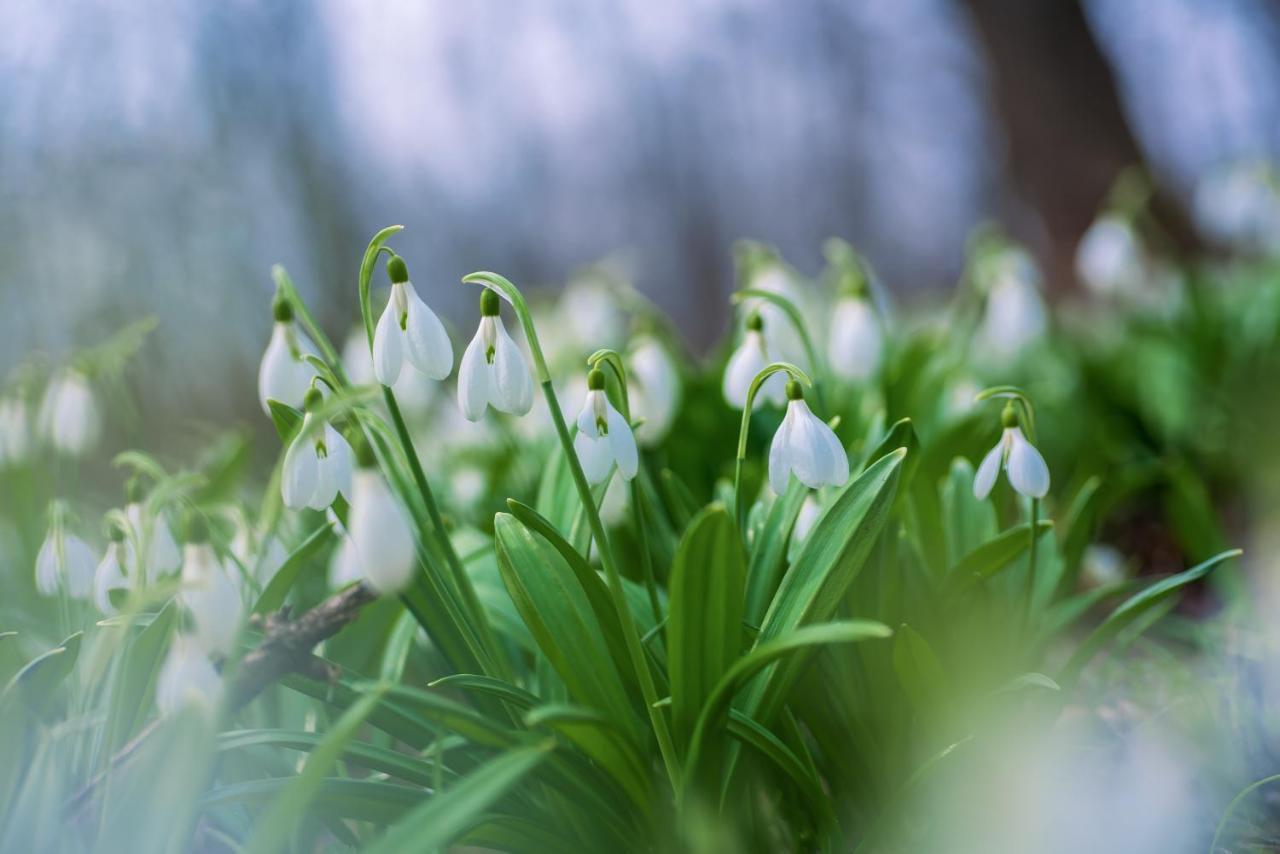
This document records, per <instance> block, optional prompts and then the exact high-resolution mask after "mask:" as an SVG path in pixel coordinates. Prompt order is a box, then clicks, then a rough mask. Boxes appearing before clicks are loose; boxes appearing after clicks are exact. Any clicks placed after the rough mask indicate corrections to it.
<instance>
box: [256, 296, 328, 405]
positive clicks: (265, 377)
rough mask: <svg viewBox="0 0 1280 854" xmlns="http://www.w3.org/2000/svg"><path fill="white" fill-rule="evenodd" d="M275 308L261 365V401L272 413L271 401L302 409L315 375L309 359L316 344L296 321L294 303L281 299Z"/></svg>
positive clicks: (259, 392) (259, 371)
mask: <svg viewBox="0 0 1280 854" xmlns="http://www.w3.org/2000/svg"><path fill="white" fill-rule="evenodd" d="M271 310H272V313H273V315H274V317H275V325H274V326H273V327H272V329H271V341H270V342H268V344H267V351H266V352H265V353H263V354H262V364H261V365H260V366H259V367H258V402H259V403H261V404H262V411H263V412H265V413H267V414H268V415H270V414H271V407H269V406H268V405H267V401H268V400H274V401H277V402H279V403H283V404H286V405H288V406H292V407H293V408H294V409H300V408H301V407H302V398H303V397H304V396H305V395H306V393H307V389H309V388H310V387H311V378H312V377H313V376H315V369H314V368H312V367H311V365H310V363H308V362H307V360H306V356H307V355H308V354H310V353H312V347H311V345H310V343H309V342H307V340H306V339H305V338H304V337H303V336H302V335H301V334H300V333H299V332H298V329H297V327H296V326H295V324H294V322H293V306H292V305H291V304H290V303H289V301H288V300H286V299H277V300H276V301H275V304H274V305H273V306H272V308H271Z"/></svg>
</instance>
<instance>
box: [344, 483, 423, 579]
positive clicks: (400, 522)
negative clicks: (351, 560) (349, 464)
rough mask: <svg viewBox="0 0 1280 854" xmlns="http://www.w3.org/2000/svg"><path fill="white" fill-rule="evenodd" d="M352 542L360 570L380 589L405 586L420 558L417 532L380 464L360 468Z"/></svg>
mask: <svg viewBox="0 0 1280 854" xmlns="http://www.w3.org/2000/svg"><path fill="white" fill-rule="evenodd" d="M348 519H349V520H350V523H351V524H350V528H349V531H350V534H351V542H352V545H353V548H354V552H355V559H356V560H357V562H358V563H359V566H360V572H361V573H362V574H363V576H364V578H365V580H367V581H368V582H369V584H370V586H372V587H373V589H374V590H377V591H378V592H379V593H396V592H398V591H400V590H403V589H404V588H405V586H406V585H408V583H409V580H410V579H411V578H412V577H413V567H414V562H415V560H416V555H415V554H414V544H413V532H412V530H411V529H410V528H409V520H408V518H407V517H406V514H405V511H404V509H403V508H401V506H400V502H399V501H397V500H396V497H395V496H394V495H392V494H391V490H390V489H389V488H388V487H387V482H386V481H385V480H384V479H383V477H382V475H381V473H379V472H378V470H377V469H376V468H373V467H365V466H361V467H360V468H358V469H356V472H355V477H354V481H353V485H352V496H351V512H350V515H349V516H348Z"/></svg>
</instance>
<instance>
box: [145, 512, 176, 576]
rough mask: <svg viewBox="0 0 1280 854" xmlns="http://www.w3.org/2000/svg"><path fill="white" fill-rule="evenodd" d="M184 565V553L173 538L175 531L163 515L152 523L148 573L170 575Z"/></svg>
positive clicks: (158, 516) (159, 515)
mask: <svg viewBox="0 0 1280 854" xmlns="http://www.w3.org/2000/svg"><path fill="white" fill-rule="evenodd" d="M181 565H182V553H181V552H180V551H178V543H177V541H175V540H174V538H173V531H171V530H170V529H169V523H168V522H167V521H165V518H164V516H163V515H162V514H157V515H156V518H155V519H153V520H152V521H151V548H150V549H149V550H148V564H147V571H148V572H150V573H152V574H153V575H156V574H165V573H170V572H173V571H174V570H176V569H177V568H178V567H180V566H181Z"/></svg>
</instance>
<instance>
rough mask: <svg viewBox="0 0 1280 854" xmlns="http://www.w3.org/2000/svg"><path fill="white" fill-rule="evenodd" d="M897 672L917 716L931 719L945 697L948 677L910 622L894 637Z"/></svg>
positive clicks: (894, 666) (899, 682) (899, 628)
mask: <svg viewBox="0 0 1280 854" xmlns="http://www.w3.org/2000/svg"><path fill="white" fill-rule="evenodd" d="M893 669H894V671H895V672H896V673H897V674H898V684H900V685H901V686H902V690H903V692H904V693H905V694H906V695H907V699H908V700H910V701H911V705H912V706H914V707H915V710H916V714H918V715H920V716H921V717H926V718H927V717H931V716H932V715H933V713H934V711H935V710H936V708H937V707H938V705H939V703H940V702H941V699H942V697H943V696H944V691H945V689H944V683H945V681H946V675H945V673H944V672H943V669H942V665H941V664H940V663H939V662H938V656H937V655H936V654H935V653H934V651H933V647H931V646H930V645H929V642H928V641H926V640H925V639H924V638H923V637H921V636H920V633H919V632H917V631H916V630H915V629H913V628H911V626H908V625H907V624H906V623H903V624H902V625H901V626H899V627H898V631H897V633H896V634H895V635H894V639H893Z"/></svg>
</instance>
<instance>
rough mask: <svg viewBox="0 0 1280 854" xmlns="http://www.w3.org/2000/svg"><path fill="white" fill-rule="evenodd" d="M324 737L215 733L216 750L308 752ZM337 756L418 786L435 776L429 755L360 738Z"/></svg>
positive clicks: (289, 732)
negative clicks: (279, 749) (411, 752)
mask: <svg viewBox="0 0 1280 854" xmlns="http://www.w3.org/2000/svg"><path fill="white" fill-rule="evenodd" d="M325 737H326V736H325V735H323V734H321V733H315V732H307V731H305V730H283V729H254V730H233V731H231V732H224V733H221V734H220V735H219V736H218V751H219V752H220V753H226V752H229V751H235V750H245V749H248V748H253V747H276V748H282V749H286V750H299V751H302V752H304V753H310V752H312V751H314V750H317V749H318V748H320V747H321V746H322V745H323V744H324V741H325ZM339 758H340V759H341V760H342V761H343V762H347V763H350V764H352V765H359V766H360V767H361V768H367V769H368V770H370V771H381V772H382V773H384V774H389V775H391V776H393V777H398V778H400V779H401V780H404V781H405V782H407V783H414V784H417V785H419V786H430V785H432V783H433V781H434V780H435V778H436V769H435V768H434V767H433V763H432V762H431V761H429V759H418V758H415V757H413V756H410V755H409V754H406V753H402V752H400V751H398V750H389V749H387V748H385V747H376V746H374V745H372V744H365V743H363V742H359V741H352V742H349V743H348V744H346V745H345V746H344V747H343V748H342V750H341V752H340V754H339ZM444 776H446V777H453V776H454V775H453V772H452V771H445V772H444Z"/></svg>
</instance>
